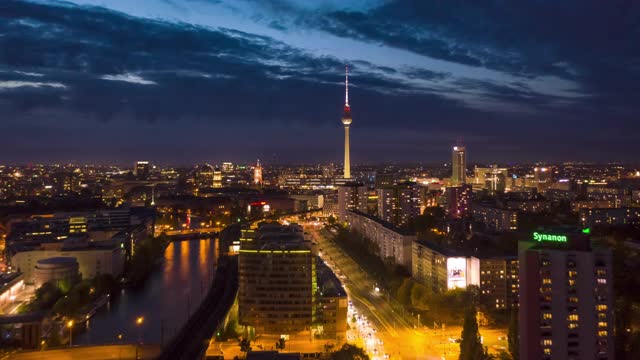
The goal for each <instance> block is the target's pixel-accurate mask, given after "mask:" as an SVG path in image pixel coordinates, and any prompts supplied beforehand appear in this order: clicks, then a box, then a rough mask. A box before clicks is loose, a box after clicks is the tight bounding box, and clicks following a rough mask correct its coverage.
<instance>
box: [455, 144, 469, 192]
mask: <svg viewBox="0 0 640 360" xmlns="http://www.w3.org/2000/svg"><path fill="white" fill-rule="evenodd" d="M452 155H453V156H452V160H451V185H453V186H457V185H462V184H465V183H466V182H467V149H466V148H465V147H464V146H463V145H456V146H454V147H453V153H452Z"/></svg>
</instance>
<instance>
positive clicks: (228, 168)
mask: <svg viewBox="0 0 640 360" xmlns="http://www.w3.org/2000/svg"><path fill="white" fill-rule="evenodd" d="M232 171H233V163H230V162H223V163H222V172H223V173H225V174H227V173H230V172H232Z"/></svg>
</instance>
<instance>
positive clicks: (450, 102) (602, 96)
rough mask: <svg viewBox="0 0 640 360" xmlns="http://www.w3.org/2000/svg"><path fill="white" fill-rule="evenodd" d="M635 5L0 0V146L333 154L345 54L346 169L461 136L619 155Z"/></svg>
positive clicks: (496, 145) (527, 157)
mask: <svg viewBox="0 0 640 360" xmlns="http://www.w3.org/2000/svg"><path fill="white" fill-rule="evenodd" d="M96 5H101V6H104V7H96ZM576 9H578V10H576ZM639 10H640V8H639V6H638V5H637V4H629V3H623V2H613V3H611V4H610V6H608V7H605V8H601V7H599V6H598V4H597V2H595V1H587V2H580V4H579V5H578V3H577V2H572V3H568V4H563V5H557V4H528V5H524V4H517V5H505V4H502V3H498V2H492V3H490V4H488V5H487V6H486V7H485V8H482V9H480V8H471V7H463V6H462V5H460V4H439V5H438V4H435V3H434V4H429V3H423V2H417V3H415V4H409V3H407V2H393V1H366V0H363V1H357V2H352V3H350V4H349V5H340V4H339V3H338V2H335V1H325V2H318V3H314V5H310V4H309V3H305V2H302V1H294V0H288V1H282V2H276V3H262V2H252V1H239V2H231V1H220V2H207V1H202V2H190V3H188V4H180V5H175V4H174V3H170V2H164V1H159V0H158V1H149V2H145V6H140V5H137V4H135V3H132V2H129V1H119V0H111V1H104V0H102V1H97V0H76V1H70V2H62V1H46V0H41V1H10V2H5V3H3V4H2V5H1V6H0V17H1V18H4V19H6V20H7V21H4V22H3V23H2V25H0V33H2V34H3V36H1V37H0V44H2V45H3V48H11V49H19V51H12V52H8V53H4V54H2V55H0V116H2V118H3V123H2V125H1V129H2V131H3V133H4V134H5V136H6V137H5V141H3V142H2V145H0V151H1V152H2V153H3V154H4V159H5V160H6V161H8V162H10V163H28V162H33V163H38V162H46V163H51V162H67V161H77V162H88V161H97V162H104V163H108V162H111V163H113V162H117V163H121V162H130V161H134V160H136V159H141V158H142V159H149V160H151V161H156V162H158V161H160V160H165V161H167V162H170V163H200V162H205V161H211V159H213V160H215V161H225V160H229V161H235V162H238V161H249V160H250V159H255V158H256V157H260V158H262V159H264V160H265V161H266V162H267V163H292V162H293V163H295V162H299V161H302V160H304V161H314V162H334V163H338V162H340V161H341V158H342V156H341V155H342V154H341V153H342V151H341V148H342V146H341V145H342V140H343V139H342V136H341V135H342V134H341V132H342V129H341V127H340V124H339V123H338V120H339V119H340V116H341V110H342V109H341V106H342V101H341V100H340V98H341V96H342V91H341V87H342V86H343V82H342V75H343V74H342V72H343V69H344V64H349V66H350V72H351V75H352V78H351V79H350V80H351V82H352V86H353V92H352V100H353V102H355V103H356V104H357V114H356V115H357V118H358V121H357V124H356V127H355V128H354V129H356V131H355V132H354V135H353V136H352V137H351V160H352V162H353V163H354V164H357V163H368V162H372V161H376V162H389V161H407V162H443V160H444V159H446V158H448V150H449V148H450V146H451V144H452V143H454V142H455V140H457V139H459V138H462V139H464V143H465V145H466V146H467V147H468V148H469V151H470V158H469V161H470V162H531V161H556V162H559V161H600V162H602V161H629V160H632V156H633V155H632V154H633V151H631V150H633V149H635V148H636V142H635V139H634V137H633V135H632V134H634V133H635V132H637V130H638V129H637V126H638V125H637V122H635V121H633V120H634V114H635V113H637V110H638V108H637V103H638V102H637V92H636V91H634V85H635V84H636V83H637V80H638V79H639V78H640V74H639V73H638V71H637V69H636V68H635V67H634V66H632V64H633V62H634V61H636V59H637V58H638V56H639V55H640V54H638V53H637V50H636V49H634V48H633V47H632V46H630V45H629V44H631V43H632V41H633V39H632V34H633V31H632V30H633V29H635V28H637V24H634V23H633V21H632V19H633V15H634V14H638V13H639ZM549 14H552V15H549ZM566 14H571V15H572V17H571V19H572V20H566V19H567V18H565V17H564V16H563V15H566ZM532 15H544V16H545V19H546V23H549V24H551V25H553V26H548V25H546V24H545V25H543V24H538V23H537V22H535V20H534V19H535V18H536V16H532ZM309 18H313V19H314V20H308V19H309ZM506 19H512V20H509V21H507V20H506ZM461 23H463V24H464V25H461ZM105 24H109V25H108V26H105ZM405 24H406V26H404V25H405ZM585 24H592V25H594V26H588V27H587V26H586V25H585ZM613 25H615V26H613ZM379 28H381V29H383V30H382V31H380V30H379ZM479 28H482V29H485V28H486V29H488V30H489V31H479ZM547 28H554V29H557V33H554V32H550V31H548V30H546V29H547ZM43 30H44V31H43ZM132 32H135V34H136V36H135V37H134V38H131V37H130V36H129V35H130V33H132ZM388 34H394V35H393V36H391V35H388ZM502 34H509V35H502ZM560 34H562V35H561V36H560ZM613 40H615V41H613ZM311 134H313V136H311ZM595 144H598V146H594V145H595ZM603 147H604V148H606V151H602V150H601V149H602V148H603ZM291 149H295V151H291ZM230 150H232V151H230ZM229 153H231V154H233V155H232V156H225V155H218V154H229ZM225 157H226V159H225ZM185 158H188V159H189V160H186V159H185Z"/></svg>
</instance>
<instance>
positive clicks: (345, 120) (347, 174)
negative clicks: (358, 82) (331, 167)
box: [342, 66, 352, 179]
mask: <svg viewBox="0 0 640 360" xmlns="http://www.w3.org/2000/svg"><path fill="white" fill-rule="evenodd" d="M351 121H352V119H351V107H350V106H349V67H348V66H346V67H345V78H344V114H342V124H343V125H344V178H345V179H350V178H351V158H350V156H349V126H350V125H351Z"/></svg>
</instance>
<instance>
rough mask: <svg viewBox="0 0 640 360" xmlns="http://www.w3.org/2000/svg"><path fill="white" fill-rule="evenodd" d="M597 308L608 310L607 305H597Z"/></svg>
mask: <svg viewBox="0 0 640 360" xmlns="http://www.w3.org/2000/svg"><path fill="white" fill-rule="evenodd" d="M596 310H597V311H606V310H607V305H596Z"/></svg>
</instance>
